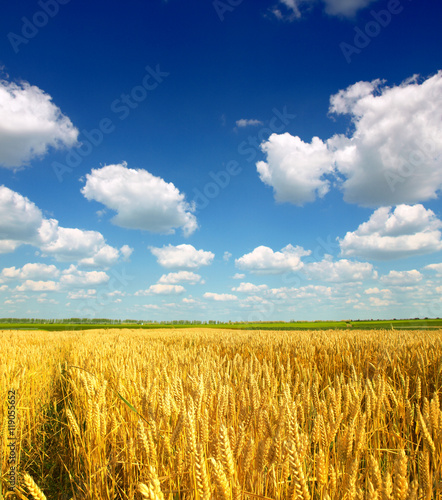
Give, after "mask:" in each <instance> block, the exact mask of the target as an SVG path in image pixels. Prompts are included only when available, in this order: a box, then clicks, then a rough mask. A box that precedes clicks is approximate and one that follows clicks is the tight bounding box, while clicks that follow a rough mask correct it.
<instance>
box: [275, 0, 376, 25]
mask: <svg viewBox="0 0 442 500" xmlns="http://www.w3.org/2000/svg"><path fill="white" fill-rule="evenodd" d="M375 1H376V0H322V2H323V3H324V8H325V12H326V14H328V15H330V16H341V17H353V16H354V15H355V14H356V13H357V12H358V11H359V10H361V9H364V8H366V7H368V6H369V5H370V4H371V3H373V2H375ZM315 3H318V2H316V1H315V0H279V3H277V4H276V6H275V7H274V8H273V9H272V13H273V14H274V15H275V16H276V17H277V18H278V19H281V20H284V21H293V20H294V19H299V18H300V17H302V14H303V11H304V10H305V8H309V7H311V6H313V5H314V4H315Z"/></svg>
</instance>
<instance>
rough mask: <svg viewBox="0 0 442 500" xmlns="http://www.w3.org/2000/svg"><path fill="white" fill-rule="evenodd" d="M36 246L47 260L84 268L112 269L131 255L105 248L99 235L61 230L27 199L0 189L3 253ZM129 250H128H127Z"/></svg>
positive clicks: (126, 250)
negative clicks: (50, 258)
mask: <svg viewBox="0 0 442 500" xmlns="http://www.w3.org/2000/svg"><path fill="white" fill-rule="evenodd" d="M24 244H28V245H33V246H35V247H37V248H39V249H40V250H41V252H42V254H43V255H44V256H51V257H53V258H55V259H56V260H58V261H61V262H66V261H78V262H79V263H80V264H82V265H85V266H94V267H96V266H97V267H110V266H112V265H113V264H115V263H116V262H117V260H118V258H119V257H120V253H121V254H122V255H123V256H124V255H130V254H128V252H129V250H131V249H129V247H128V246H127V245H125V246H123V247H122V249H121V251H118V250H117V249H116V248H113V247H111V246H110V245H107V244H106V241H105V239H104V237H103V235H102V234H101V233H99V232H97V231H85V230H82V229H77V228H66V227H59V225H58V221H57V220H55V219H45V218H44V217H43V214H42V212H41V210H40V209H39V208H38V207H37V206H36V205H35V204H34V203H32V202H31V201H30V200H29V199H28V198H26V197H24V196H22V195H21V194H19V193H16V192H14V191H12V190H11V189H9V188H7V187H5V186H0V253H5V252H12V251H14V250H15V249H16V248H17V247H19V246H20V245H24ZM126 247H127V248H126Z"/></svg>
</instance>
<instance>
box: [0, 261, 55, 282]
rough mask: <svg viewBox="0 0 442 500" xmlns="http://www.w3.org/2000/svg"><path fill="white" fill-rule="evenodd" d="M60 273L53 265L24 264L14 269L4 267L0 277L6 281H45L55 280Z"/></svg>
mask: <svg viewBox="0 0 442 500" xmlns="http://www.w3.org/2000/svg"><path fill="white" fill-rule="evenodd" d="M59 275H60V271H59V270H58V269H57V268H56V267H55V266H54V265H47V264H39V263H35V264H31V263H30V264H25V265H24V266H23V267H21V268H18V269H16V268H15V267H5V268H4V269H2V272H1V273H0V276H1V277H2V278H4V279H8V280H14V279H19V280H47V279H50V278H57V277H58V276H59Z"/></svg>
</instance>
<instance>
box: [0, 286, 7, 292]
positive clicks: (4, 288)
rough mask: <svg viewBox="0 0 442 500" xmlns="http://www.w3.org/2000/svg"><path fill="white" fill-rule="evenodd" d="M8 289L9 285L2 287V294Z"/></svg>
mask: <svg viewBox="0 0 442 500" xmlns="http://www.w3.org/2000/svg"><path fill="white" fill-rule="evenodd" d="M8 288H9V287H8V285H1V286H0V292H5V291H6V290H7V289H8Z"/></svg>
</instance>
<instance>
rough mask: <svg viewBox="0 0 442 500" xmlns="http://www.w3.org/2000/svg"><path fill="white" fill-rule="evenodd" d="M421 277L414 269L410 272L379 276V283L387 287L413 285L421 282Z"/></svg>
mask: <svg viewBox="0 0 442 500" xmlns="http://www.w3.org/2000/svg"><path fill="white" fill-rule="evenodd" d="M422 277H423V276H422V274H421V273H420V272H419V271H417V270H416V269H412V270H411V271H390V272H389V273H388V274H387V275H385V276H381V281H382V283H386V284H387V285H414V284H416V283H419V281H422Z"/></svg>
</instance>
